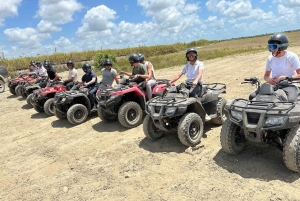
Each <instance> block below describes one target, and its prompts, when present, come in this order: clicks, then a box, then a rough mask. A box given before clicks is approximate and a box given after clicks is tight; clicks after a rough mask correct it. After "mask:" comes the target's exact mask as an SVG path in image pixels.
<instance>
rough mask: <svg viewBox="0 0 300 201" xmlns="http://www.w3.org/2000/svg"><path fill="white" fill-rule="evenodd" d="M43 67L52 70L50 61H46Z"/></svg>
mask: <svg viewBox="0 0 300 201" xmlns="http://www.w3.org/2000/svg"><path fill="white" fill-rule="evenodd" d="M43 66H44V67H45V68H50V61H49V60H45V61H44V64H43Z"/></svg>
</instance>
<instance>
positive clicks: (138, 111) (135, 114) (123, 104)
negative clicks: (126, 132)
mask: <svg viewBox="0 0 300 201" xmlns="http://www.w3.org/2000/svg"><path fill="white" fill-rule="evenodd" d="M167 83H168V80H157V82H156V84H155V85H154V86H153V87H152V97H155V96H162V95H163V94H164V93H165V92H166V86H167ZM152 97H150V98H152ZM96 98H97V100H98V104H99V107H98V116H99V118H100V119H101V120H102V121H105V122H112V121H116V120H119V122H120V124H121V125H122V126H124V127H126V128H133V127H136V126H138V125H139V124H140V123H141V122H142V120H143V110H145V105H146V101H147V100H149V98H148V97H147V93H146V89H144V87H143V83H140V84H137V83H136V82H135V80H134V79H133V78H132V77H129V78H128V77H123V76H121V77H120V84H117V85H115V86H114V87H109V88H107V89H105V90H102V91H99V92H97V95H96Z"/></svg>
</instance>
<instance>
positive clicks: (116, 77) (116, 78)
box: [114, 75, 120, 84]
mask: <svg viewBox="0 0 300 201" xmlns="http://www.w3.org/2000/svg"><path fill="white" fill-rule="evenodd" d="M114 79H115V81H116V83H117V84H119V83H120V81H119V79H118V76H117V75H115V76H114Z"/></svg>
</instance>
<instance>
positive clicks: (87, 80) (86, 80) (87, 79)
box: [78, 63, 98, 108]
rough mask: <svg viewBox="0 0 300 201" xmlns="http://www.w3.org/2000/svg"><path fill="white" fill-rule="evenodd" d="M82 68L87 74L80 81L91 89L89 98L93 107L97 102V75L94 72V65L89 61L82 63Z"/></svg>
mask: <svg viewBox="0 0 300 201" xmlns="http://www.w3.org/2000/svg"><path fill="white" fill-rule="evenodd" d="M82 70H83V72H85V74H84V75H83V76H82V78H81V80H79V81H78V82H79V83H82V84H83V85H84V86H85V87H86V88H88V89H89V99H90V103H91V108H93V107H94V104H95V97H94V94H95V93H96V91H97V88H98V83H97V75H96V74H95V73H93V72H92V67H91V65H90V64H88V63H84V64H83V65H82Z"/></svg>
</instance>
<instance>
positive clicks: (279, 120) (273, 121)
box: [265, 116, 287, 126]
mask: <svg viewBox="0 0 300 201" xmlns="http://www.w3.org/2000/svg"><path fill="white" fill-rule="evenodd" d="M286 118H287V117H285V116H281V117H272V116H271V117H268V118H267V120H266V122H265V125H266V126H274V125H282V124H283V123H284V122H285V121H286Z"/></svg>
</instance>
